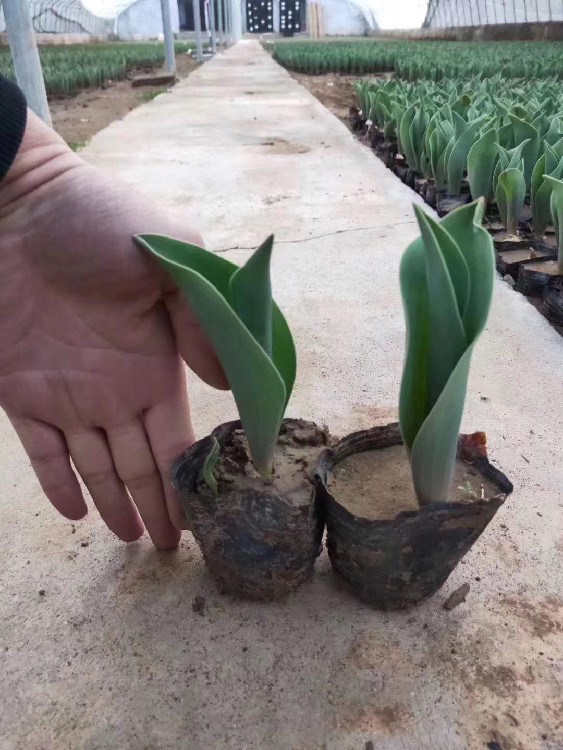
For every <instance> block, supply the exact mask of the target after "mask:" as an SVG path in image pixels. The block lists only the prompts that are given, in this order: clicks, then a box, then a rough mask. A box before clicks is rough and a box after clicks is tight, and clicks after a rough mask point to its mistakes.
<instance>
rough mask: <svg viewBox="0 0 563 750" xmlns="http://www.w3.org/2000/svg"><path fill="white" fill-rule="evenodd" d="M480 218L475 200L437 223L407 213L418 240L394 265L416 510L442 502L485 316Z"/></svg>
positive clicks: (489, 278)
mask: <svg viewBox="0 0 563 750" xmlns="http://www.w3.org/2000/svg"><path fill="white" fill-rule="evenodd" d="M483 211H484V201H483V200H482V199H481V200H480V201H476V202H474V203H471V204H469V205H467V206H463V207H462V208H459V209H457V210H455V211H453V212H452V213H451V214H449V215H448V216H447V217H446V218H445V219H443V220H442V221H441V222H439V223H438V222H436V221H434V219H432V218H431V217H430V216H428V215H427V214H425V213H424V212H423V211H422V209H421V208H419V207H417V206H415V212H416V216H417V219H418V223H419V226H420V230H421V233H422V236H421V237H420V238H419V239H417V240H416V241H415V242H413V243H412V244H411V245H410V246H409V247H408V248H407V250H406V251H405V254H404V256H403V259H402V262H401V273H400V280H401V293H402V296H403V304H404V309H405V317H406V323H407V356H406V360H405V367H404V371H403V379H402V383H401V394H400V402H399V421H400V425H401V432H402V435H403V439H404V441H405V444H406V446H407V448H408V451H409V456H410V463H411V470H412V477H413V484H414V488H415V492H416V495H417V498H418V500H419V503H420V504H421V505H424V504H427V503H432V502H446V501H447V499H448V490H449V486H450V483H451V478H452V474H453V469H454V465H455V457H456V449H457V440H458V434H459V429H460V425H461V417H462V414H463V406H464V403H465V394H466V390H467V378H468V374H469V365H470V361H471V355H472V352H473V347H474V345H475V342H476V340H477V338H478V337H479V335H480V334H481V332H482V330H483V328H484V326H485V323H486V320H487V316H488V312H489V308H490V303H491V298H492V292H493V280H494V271H495V261H494V252H493V242H492V239H491V237H490V235H489V233H488V232H487V231H486V230H485V229H483V227H482V226H481V221H482V217H483Z"/></svg>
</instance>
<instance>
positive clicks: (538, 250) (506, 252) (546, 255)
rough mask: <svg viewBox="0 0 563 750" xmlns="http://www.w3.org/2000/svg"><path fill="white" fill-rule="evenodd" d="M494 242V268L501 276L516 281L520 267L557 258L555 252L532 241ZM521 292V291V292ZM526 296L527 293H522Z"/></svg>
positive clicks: (540, 243)
mask: <svg viewBox="0 0 563 750" xmlns="http://www.w3.org/2000/svg"><path fill="white" fill-rule="evenodd" d="M494 242H495V250H496V267H497V271H498V272H499V273H500V274H501V276H506V275H507V274H508V275H509V276H512V278H513V279H514V280H515V281H518V279H519V275H520V267H521V266H523V265H526V266H527V265H529V264H535V263H536V262H540V261H544V260H551V259H552V258H554V257H557V251H556V250H553V248H550V247H548V246H547V245H544V244H543V243H542V242H538V241H534V242H530V241H519V242H518V241H511V240H502V241H499V242H497V240H495V241H494ZM521 291H523V290H521ZM524 294H527V292H524Z"/></svg>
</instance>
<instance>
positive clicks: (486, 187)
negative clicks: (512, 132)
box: [467, 128, 498, 202]
mask: <svg viewBox="0 0 563 750" xmlns="http://www.w3.org/2000/svg"><path fill="white" fill-rule="evenodd" d="M497 146H498V132H497V130H496V129H495V128H490V129H489V130H487V131H486V132H485V133H483V135H482V136H481V137H480V138H479V139H478V140H476V141H475V143H474V144H473V145H472V146H471V148H470V149H469V153H468V155H467V178H468V180H469V188H470V190H471V197H472V198H473V200H478V199H479V198H481V197H483V198H484V199H485V202H488V201H489V199H490V198H491V192H492V180H493V171H494V168H495V163H496V161H497V159H498V149H497Z"/></svg>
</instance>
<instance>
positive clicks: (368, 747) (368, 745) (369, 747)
mask: <svg viewBox="0 0 563 750" xmlns="http://www.w3.org/2000/svg"><path fill="white" fill-rule="evenodd" d="M364 750H373V742H372V741H371V740H368V741H367V742H366V745H365V748H364Z"/></svg>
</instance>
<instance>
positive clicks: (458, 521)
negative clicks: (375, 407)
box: [316, 424, 513, 609]
mask: <svg viewBox="0 0 563 750" xmlns="http://www.w3.org/2000/svg"><path fill="white" fill-rule="evenodd" d="M468 442H470V441H467V440H465V441H464V440H463V439H460V449H459V450H458V456H459V458H462V459H463V460H466V461H467V462H468V463H471V464H472V466H473V468H474V469H475V470H477V471H478V472H479V473H480V474H481V475H482V476H483V477H486V478H487V479H488V480H489V481H491V482H493V484H494V485H495V486H496V487H498V494H497V495H496V496H495V497H491V498H488V499H485V500H479V501H476V502H473V503H471V504H465V503H432V504H429V505H425V506H423V507H421V508H420V509H419V510H417V511H406V512H403V513H400V514H399V515H398V516H396V517H395V518H393V519H389V520H378V521H372V520H367V519H365V518H360V517H357V516H355V515H353V514H352V513H350V512H349V511H348V510H347V509H346V508H345V507H344V506H342V505H341V504H340V503H339V502H338V499H337V498H336V497H334V496H333V495H332V494H331V493H330V490H329V489H328V481H327V478H328V473H329V472H330V471H331V470H332V469H333V467H334V466H336V464H338V463H339V462H340V461H342V460H343V459H345V458H347V457H348V456H351V455H353V454H356V453H361V452H363V451H373V450H380V449H383V448H389V447H391V446H394V445H401V443H402V438H401V434H400V432H399V427H398V425H397V424H391V425H386V426H384V427H375V428H374V429H371V430H364V431H362V432H356V433H354V434H352V435H349V436H348V437H346V438H344V439H343V440H341V441H340V442H339V443H338V445H336V447H334V448H331V449H327V450H325V451H323V453H322V454H321V456H320V457H319V460H318V462H317V469H316V482H317V488H318V495H319V498H320V499H321V500H322V501H323V503H324V507H325V515H326V523H327V547H328V554H329V557H330V560H331V563H332V566H333V568H334V570H335V571H336V572H337V573H338V574H339V575H340V576H342V578H343V579H344V580H345V581H346V582H347V584H348V586H349V587H350V589H351V590H352V591H353V592H354V594H356V596H358V597H359V598H360V599H361V600H362V601H364V602H366V603H368V604H371V605H373V606H375V607H378V608H380V609H405V608H408V607H411V606H413V605H415V604H417V603H418V602H420V601H421V600H422V599H424V598H425V597H427V596H429V595H430V594H433V593H434V592H436V591H437V590H438V589H439V588H440V587H441V586H442V585H443V584H444V582H445V581H446V579H447V578H448V576H449V575H450V573H451V572H452V570H453V569H454V568H455V566H456V565H457V564H458V562H459V561H460V560H461V558H462V557H463V556H464V555H465V554H466V553H467V552H468V550H469V549H470V548H471V546H472V545H473V544H474V543H475V541H476V540H477V539H478V538H479V536H480V534H481V533H482V532H483V530H484V529H485V527H486V526H487V524H488V523H489V521H490V520H491V519H492V518H493V516H494V515H495V513H496V512H497V510H498V509H499V508H500V506H501V505H502V504H503V502H504V501H505V499H506V497H507V495H509V494H510V493H511V492H512V489H513V488H512V484H511V483H510V482H509V481H508V479H507V478H506V477H505V476H504V474H502V473H501V472H500V471H498V469H495V468H494V467H493V466H492V465H491V464H490V463H489V461H488V460H487V458H486V451H485V450H484V447H483V446H481V448H480V450H479V451H477V450H476V449H471V448H470V447H469V446H468V445H467V443H468ZM479 454H481V455H479ZM483 454H484V455H483ZM373 492H374V493H376V492H377V487H374V488H373Z"/></svg>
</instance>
